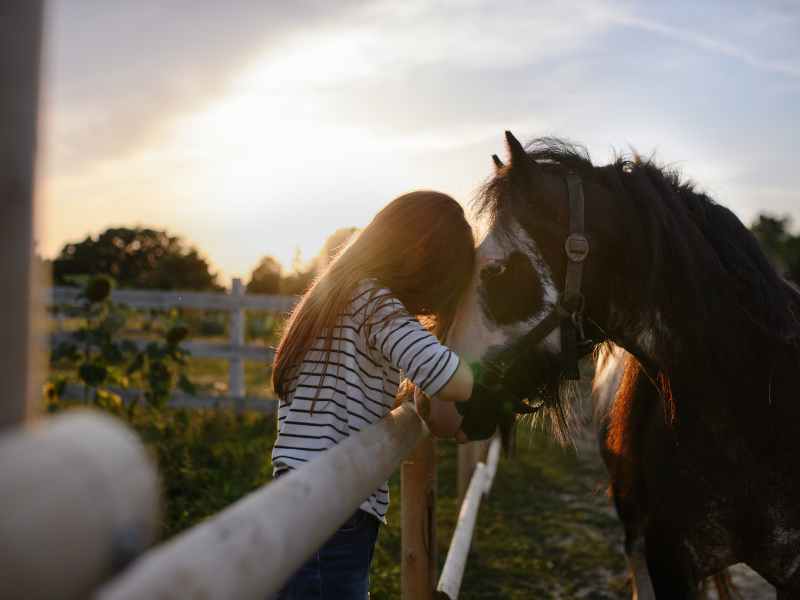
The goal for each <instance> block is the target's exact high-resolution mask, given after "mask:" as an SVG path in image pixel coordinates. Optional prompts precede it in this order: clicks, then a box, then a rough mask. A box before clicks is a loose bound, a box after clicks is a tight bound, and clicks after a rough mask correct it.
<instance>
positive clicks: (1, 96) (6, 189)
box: [0, 0, 42, 428]
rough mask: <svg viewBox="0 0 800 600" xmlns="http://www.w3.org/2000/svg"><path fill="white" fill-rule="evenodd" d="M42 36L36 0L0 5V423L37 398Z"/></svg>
mask: <svg viewBox="0 0 800 600" xmlns="http://www.w3.org/2000/svg"><path fill="white" fill-rule="evenodd" d="M41 37H42V2H41V0H5V1H4V2H3V3H2V4H1V5H0V132H2V133H0V257H2V259H0V281H2V282H3V294H2V295H0V348H2V354H1V355H0V381H2V396H0V428H3V427H8V426H9V425H15V424H19V423H21V422H23V421H25V420H27V419H28V418H30V417H31V416H32V414H33V413H34V412H35V411H34V406H35V404H34V402H35V400H36V399H37V398H38V395H37V393H36V389H35V388H36V382H35V380H34V377H33V376H32V365H33V362H34V360H33V358H34V344H33V337H34V336H32V335H31V327H32V322H33V320H32V311H31V305H32V304H33V301H34V300H36V304H37V305H38V298H35V297H34V296H35V294H34V293H33V289H32V288H33V285H34V283H35V279H34V277H33V274H32V263H33V260H32V253H33V219H34V211H33V178H34V164H35V157H36V120H37V114H38V98H39V56H40V48H41ZM40 393H41V392H39V394H40Z"/></svg>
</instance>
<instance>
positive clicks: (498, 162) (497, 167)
mask: <svg viewBox="0 0 800 600" xmlns="http://www.w3.org/2000/svg"><path fill="white" fill-rule="evenodd" d="M492 162H493V163H494V168H495V170H496V171H499V170H500V169H502V168H503V167H504V166H505V165H504V164H503V161H502V160H500V157H499V156H497V154H492Z"/></svg>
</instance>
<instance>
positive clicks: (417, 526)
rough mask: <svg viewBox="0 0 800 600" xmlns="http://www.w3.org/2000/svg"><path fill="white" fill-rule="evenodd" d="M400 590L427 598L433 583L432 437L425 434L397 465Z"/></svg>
mask: <svg viewBox="0 0 800 600" xmlns="http://www.w3.org/2000/svg"><path fill="white" fill-rule="evenodd" d="M400 486H401V488H400V493H401V496H402V498H401V500H400V513H401V516H400V521H401V527H402V534H401V545H402V552H401V554H402V561H401V575H400V577H401V583H400V587H401V594H402V598H403V600H430V599H431V598H433V590H434V587H435V586H436V441H435V440H434V439H433V437H432V436H426V437H425V438H424V439H423V440H422V441H420V442H419V444H417V446H416V448H414V452H413V453H412V454H411V456H409V457H408V458H407V459H406V460H404V461H403V463H402V465H401V467H400Z"/></svg>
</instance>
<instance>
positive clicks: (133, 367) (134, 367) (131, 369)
mask: <svg viewBox="0 0 800 600" xmlns="http://www.w3.org/2000/svg"><path fill="white" fill-rule="evenodd" d="M142 367H144V353H142V352H139V353H138V354H137V355H136V356H135V357H134V359H133V362H132V363H131V364H130V365H128V368H127V370H126V371H125V372H126V373H127V374H128V375H133V374H134V373H136V372H137V371H140V370H141V369H142Z"/></svg>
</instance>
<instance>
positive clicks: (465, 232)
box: [272, 191, 475, 397]
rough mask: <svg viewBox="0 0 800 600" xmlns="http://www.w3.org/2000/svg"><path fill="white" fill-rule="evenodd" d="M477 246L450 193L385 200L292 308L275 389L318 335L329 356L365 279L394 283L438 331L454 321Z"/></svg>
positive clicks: (281, 390)
mask: <svg viewBox="0 0 800 600" xmlns="http://www.w3.org/2000/svg"><path fill="white" fill-rule="evenodd" d="M474 245H475V243H474V238H473V236H472V228H471V227H470V226H469V223H467V220H466V218H465V216H464V209H463V208H462V207H461V205H459V204H458V203H457V202H456V201H455V200H453V199H452V198H451V197H450V196H448V195H446V194H442V193H440V192H433V191H417V192H411V193H408V194H405V195H403V196H400V197H399V198H396V199H395V200H393V201H392V202H390V203H389V204H387V205H386V206H385V207H384V208H383V209H382V210H381V211H380V212H379V213H378V214H377V215H375V218H373V219H372V221H371V222H370V224H369V225H367V227H366V228H364V230H363V231H361V232H360V233H359V234H356V235H355V236H354V237H353V238H352V239H351V240H350V242H349V243H348V244H347V245H346V246H345V247H344V248H343V249H342V250H341V251H340V252H339V254H338V255H337V256H336V258H334V260H333V261H332V262H331V263H330V264H329V265H328V267H327V268H326V269H325V271H324V272H323V273H322V274H321V275H320V276H319V277H318V278H317V279H316V280H315V281H314V283H313V284H312V285H311V287H310V288H309V290H308V291H307V292H306V293H305V294H304V295H303V298H302V299H301V300H300V302H299V303H298V304H297V306H296V307H295V309H294V310H293V311H292V314H291V316H290V317H289V320H288V321H287V324H286V328H285V330H284V334H283V337H282V338H281V341H280V344H278V349H277V351H276V353H275V362H274V364H273V371H272V385H273V388H274V389H275V393H276V394H277V395H278V396H280V397H283V396H285V395H286V393H288V391H289V389H288V387H287V382H288V381H289V379H290V378H291V376H292V371H293V368H294V367H296V366H298V365H299V364H300V363H301V362H302V359H303V356H304V355H305V353H306V352H308V351H309V350H310V349H311V347H312V345H313V344H314V342H315V341H316V340H317V339H318V338H323V339H324V340H325V342H324V346H323V351H324V352H325V353H326V358H325V359H324V362H327V361H328V357H329V355H330V352H331V347H332V344H333V340H332V337H333V331H334V328H335V326H336V322H337V319H338V318H339V315H340V314H342V313H343V312H344V311H345V310H346V308H347V306H348V304H349V303H350V301H351V300H352V297H353V294H354V292H355V289H356V287H357V286H358V285H359V284H360V283H361V282H362V281H364V280H365V279H375V280H376V281H377V282H378V284H379V285H380V286H382V287H386V288H388V289H389V290H391V292H392V293H393V294H394V295H395V297H397V299H398V300H400V302H402V303H403V306H405V307H406V309H407V310H408V312H409V313H411V314H412V315H417V316H424V317H428V319H427V320H428V324H429V325H430V324H433V323H435V324H436V332H437V333H438V332H439V331H440V330H442V328H443V327H446V326H447V324H448V323H449V321H451V320H452V318H453V315H454V314H455V310H456V306H457V304H458V301H459V298H460V297H461V294H462V293H463V292H464V291H465V290H466V287H467V285H468V284H469V281H470V278H471V277H472V270H473V265H474V261H475V250H474ZM446 322H447V323H446Z"/></svg>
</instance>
